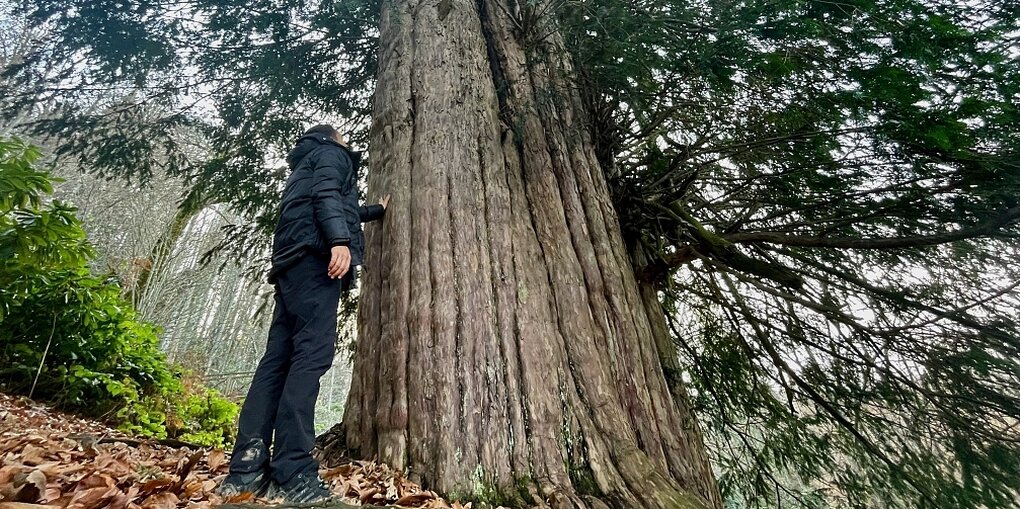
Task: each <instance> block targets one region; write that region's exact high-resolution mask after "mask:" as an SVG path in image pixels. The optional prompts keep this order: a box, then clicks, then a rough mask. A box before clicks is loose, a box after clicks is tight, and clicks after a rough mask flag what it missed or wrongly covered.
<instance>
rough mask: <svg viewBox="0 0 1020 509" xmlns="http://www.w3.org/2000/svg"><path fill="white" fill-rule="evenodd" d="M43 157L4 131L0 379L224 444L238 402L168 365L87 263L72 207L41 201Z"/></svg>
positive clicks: (108, 415)
mask: <svg viewBox="0 0 1020 509" xmlns="http://www.w3.org/2000/svg"><path fill="white" fill-rule="evenodd" d="M38 157H39V153H38V151H36V150H34V149H32V148H30V147H27V146H26V145H24V144H23V143H21V142H19V141H17V140H3V139H0V383H3V385H4V387H5V388H6V389H7V390H10V391H12V392H18V393H23V394H29V393H30V394H31V395H32V396H33V397H35V398H37V399H42V400H46V401H50V402H52V403H53V404H55V405H56V406H58V407H60V408H63V409H67V410H71V411H76V412H78V413H81V414H84V415H88V416H93V417H98V418H102V419H104V420H107V421H108V422H111V423H113V424H116V425H118V426H120V427H121V428H122V429H124V430H127V431H131V432H134V433H136V434H139V435H143V436H151V437H160V438H178V439H181V440H185V441H191V442H195V443H200V444H203V445H225V443H226V442H228V441H229V440H230V437H231V434H232V432H233V427H234V418H235V417H236V415H237V406H236V405H234V404H233V403H231V402H229V401H226V400H225V399H223V398H222V397H221V396H219V395H218V394H217V393H216V392H215V391H213V390H211V389H208V388H206V387H204V386H202V385H201V384H200V383H198V382H197V381H195V380H193V379H189V378H188V377H185V376H184V374H183V373H181V372H180V371H178V370H176V369H175V368H173V367H171V366H170V365H169V364H168V362H167V360H166V357H165V356H164V355H163V353H162V352H161V351H160V349H159V338H158V336H157V334H158V331H157V329H156V327H154V326H153V325H151V324H149V323H146V322H144V321H142V320H140V319H139V318H138V316H137V314H136V312H135V310H134V309H133V308H132V306H131V304H130V303H129V302H128V301H126V300H125V299H124V298H123V297H122V296H121V291H120V287H119V286H118V285H117V284H116V282H114V281H113V280H106V279H104V278H102V277H99V276H97V275H94V274H92V273H91V272H90V271H89V269H88V265H87V263H88V260H89V258H90V257H91V256H92V254H93V253H92V249H91V247H90V246H89V245H88V243H87V241H86V236H85V232H84V231H83V230H82V228H81V224H80V223H79V222H78V219H77V218H76V217H75V215H74V209H73V208H72V207H69V206H67V205H65V204H62V203H59V202H53V203H50V204H44V203H43V197H44V196H45V195H46V194H48V193H50V192H52V183H51V182H52V180H51V179H50V178H49V176H48V175H47V174H46V173H44V172H41V171H38V170H36V169H35V168H34V167H33V163H34V162H35V161H36V160H37V159H38ZM40 366H41V370H40Z"/></svg>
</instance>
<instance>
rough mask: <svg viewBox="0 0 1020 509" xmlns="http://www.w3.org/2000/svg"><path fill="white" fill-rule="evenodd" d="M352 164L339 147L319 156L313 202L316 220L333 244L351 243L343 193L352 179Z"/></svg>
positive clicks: (313, 185) (315, 169)
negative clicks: (345, 185)
mask: <svg viewBox="0 0 1020 509" xmlns="http://www.w3.org/2000/svg"><path fill="white" fill-rule="evenodd" d="M350 176H351V163H350V161H348V160H347V158H346V157H344V156H343V155H342V154H341V153H340V151H339V150H325V151H323V153H322V154H320V155H319V160H318V161H316V164H315V168H314V170H313V175H312V205H313V207H314V210H315V222H316V223H317V224H318V225H319V231H321V232H322V235H323V236H324V237H325V239H326V243H327V244H328V245H329V246H330V247H334V246H346V245H348V244H350V243H351V233H350V231H349V230H348V229H347V218H346V217H345V216H344V207H343V201H342V199H341V198H340V193H341V190H342V188H343V185H344V183H346V182H347V181H349V180H350Z"/></svg>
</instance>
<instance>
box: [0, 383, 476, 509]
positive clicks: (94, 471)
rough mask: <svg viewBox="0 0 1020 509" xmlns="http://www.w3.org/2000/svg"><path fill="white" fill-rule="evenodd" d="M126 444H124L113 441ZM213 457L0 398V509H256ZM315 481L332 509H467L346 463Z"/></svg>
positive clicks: (220, 457) (375, 468) (396, 477)
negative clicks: (329, 494)
mask: <svg viewBox="0 0 1020 509" xmlns="http://www.w3.org/2000/svg"><path fill="white" fill-rule="evenodd" d="M117 439H126V440H128V441H129V442H131V443H132V444H133V445H129V443H124V442H117V441H116V440H117ZM229 462H230V460H229V456H228V455H227V453H225V452H224V451H223V450H222V449H205V448H188V447H183V448H175V447H169V446H165V445H160V444H158V443H154V442H146V441H144V440H143V441H142V442H141V443H139V442H138V440H137V439H133V438H132V437H129V436H127V435H125V434H123V433H122V432H119V431H116V430H114V429H112V428H109V427H107V426H104V425H102V424H100V423H98V422H95V421H90V420H86V419H81V418H78V417H75V416H71V415H67V414H63V413H60V412H57V411H55V410H52V409H50V408H48V407H46V406H43V405H40V404H38V403H35V402H33V401H31V400H28V399H27V398H18V397H13V396H9V395H6V394H3V393H0V509H99V508H110V509H176V508H190V509H201V508H206V507H215V506H218V505H221V504H224V503H250V502H254V503H265V504H271V503H273V501H271V500H265V499H255V497H253V496H252V495H251V494H250V493H244V494H241V495H238V496H236V497H230V498H229V499H224V498H223V497H220V496H219V495H217V494H215V493H213V490H214V489H215V488H216V486H218V485H219V483H220V482H221V481H222V480H223V478H225V477H226V475H227V469H228V465H229ZM320 474H321V476H322V478H323V479H324V480H326V481H327V483H328V484H329V485H330V488H331V489H332V491H333V493H334V494H336V495H337V496H338V497H340V498H339V500H340V501H341V502H344V503H347V504H350V505H355V506H365V507H371V506H380V505H387V506H397V507H409V508H420V509H471V503H467V504H463V505H462V504H460V503H459V502H447V501H446V500H444V499H443V498H442V497H440V496H439V495H437V494H436V493H435V492H432V491H428V490H425V489H422V488H421V487H420V486H418V485H417V484H415V483H414V482H412V481H410V480H408V479H406V478H405V477H404V476H403V473H402V472H400V471H397V470H393V469H391V468H389V467H387V466H386V465H383V464H380V463H376V462H372V461H353V462H349V463H346V464H343V465H340V466H337V467H334V468H329V469H326V468H324V469H322V470H320Z"/></svg>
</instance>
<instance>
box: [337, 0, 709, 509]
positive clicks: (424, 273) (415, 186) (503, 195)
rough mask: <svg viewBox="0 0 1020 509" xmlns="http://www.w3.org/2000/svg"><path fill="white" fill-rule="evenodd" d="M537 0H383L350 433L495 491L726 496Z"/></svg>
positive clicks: (395, 456)
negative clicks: (383, 208) (668, 375)
mask: <svg viewBox="0 0 1020 509" xmlns="http://www.w3.org/2000/svg"><path fill="white" fill-rule="evenodd" d="M535 8H536V7H535V6H530V7H529V6H525V5H523V4H522V5H521V6H517V5H515V4H513V3H508V2H506V0H477V1H473V0H439V1H433V0H389V1H386V2H384V5H383V12H382V16H381V27H380V28H381V33H380V40H381V48H380V58H379V62H380V68H379V79H378V88H377V90H376V95H375V101H374V104H375V111H374V121H373V128H372V145H371V146H372V153H373V170H372V173H371V175H370V176H369V191H370V195H376V194H380V193H392V195H393V199H392V202H391V205H390V209H389V210H388V212H387V218H386V220H385V222H384V223H383V225H382V227H381V228H376V227H372V228H369V230H368V232H367V234H368V235H367V249H366V251H367V252H366V254H367V258H366V261H365V267H364V272H365V273H364V278H363V288H362V295H361V309H360V316H359V322H360V330H359V340H358V345H357V347H356V351H355V359H354V361H355V368H354V376H353V379H352V385H351V392H350V396H349V399H348V404H347V407H346V413H345V417H344V423H343V425H344V432H345V436H346V447H347V449H348V450H349V451H351V452H352V453H353V454H354V455H356V456H360V457H366V458H367V457H377V458H379V459H380V460H382V461H385V462H387V463H389V464H391V465H392V466H394V467H396V468H402V469H407V470H408V471H409V474H410V475H411V477H412V478H414V479H416V480H418V481H420V482H422V483H423V484H424V485H425V486H427V487H429V488H431V489H435V490H437V491H440V492H443V493H446V494H449V495H452V496H463V497H467V498H473V499H478V500H484V501H488V502H491V503H494V504H503V505H508V506H515V507H552V508H592V509H595V508H607V507H611V508H628V509H630V508H679V507H690V508H718V507H721V501H720V496H719V493H718V489H717V487H716V484H715V480H714V478H713V475H712V472H711V469H710V466H709V463H708V459H707V455H706V453H705V451H704V444H703V442H702V440H701V435H700V433H699V432H698V430H697V426H696V424H695V423H694V418H693V415H692V414H691V411H690V408H689V405H688V403H687V400H686V397H685V396H684V395H682V394H680V395H679V396H678V395H677V394H673V393H671V392H670V388H669V387H668V385H667V383H666V379H665V376H664V373H663V369H662V364H661V363H660V357H661V356H662V355H663V353H662V352H660V348H659V345H660V344H661V343H662V341H663V340H665V341H667V342H668V338H667V337H665V336H664V334H665V327H664V325H663V324H662V323H661V321H662V316H661V310H659V309H658V308H657V307H656V308H654V309H651V308H650V307H649V306H646V302H645V300H646V297H644V296H643V295H642V293H641V292H640V291H639V288H638V285H637V281H636V279H635V276H634V269H633V266H632V263H631V261H630V258H629V256H628V255H627V252H626V247H625V246H624V243H623V240H622V237H621V234H620V228H619V224H618V220H617V217H616V213H615V210H614V209H613V206H612V204H611V202H610V198H609V192H608V189H607V188H606V182H605V179H604V176H603V173H602V170H601V168H600V167H599V164H598V161H597V158H596V155H595V150H594V148H593V146H592V143H591V140H590V138H589V136H588V134H587V132H586V130H585V129H584V122H583V115H584V111H583V107H582V105H581V104H582V103H581V101H580V97H579V95H578V93H577V91H576V90H575V89H574V87H573V85H572V82H571V77H570V76H571V67H570V63H569V61H568V59H567V57H566V52H565V51H564V48H563V45H562V43H561V42H560V39H559V37H558V35H557V34H556V32H555V30H554V27H553V25H552V24H551V22H549V21H546V20H540V19H536V17H535V16H530V15H527V14H516V15H514V17H511V13H514V12H517V13H521V12H522V11H526V10H528V9H535ZM537 8H538V9H541V6H538V7H537ZM518 16H519V17H518ZM529 19H530V21H528V20H529ZM528 25H530V26H528ZM537 34H541V36H538V35H537ZM680 390H682V387H681V388H680ZM327 456H329V451H327Z"/></svg>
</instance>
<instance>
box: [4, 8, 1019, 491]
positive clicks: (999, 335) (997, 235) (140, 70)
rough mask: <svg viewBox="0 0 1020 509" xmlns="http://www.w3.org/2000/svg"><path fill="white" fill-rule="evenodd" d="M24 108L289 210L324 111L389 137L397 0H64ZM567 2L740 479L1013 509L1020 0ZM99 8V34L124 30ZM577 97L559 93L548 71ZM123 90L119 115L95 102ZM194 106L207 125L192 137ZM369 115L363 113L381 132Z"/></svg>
mask: <svg viewBox="0 0 1020 509" xmlns="http://www.w3.org/2000/svg"><path fill="white" fill-rule="evenodd" d="M35 6H36V7H35V9H34V10H33V11H32V12H29V13H26V12H22V13H12V15H11V17H12V19H14V18H16V17H17V15H18V14H21V15H24V16H27V17H28V19H29V20H30V25H31V26H33V27H34V29H35V30H38V31H40V32H39V35H38V36H37V37H36V38H35V39H34V41H35V42H34V45H33V50H32V51H30V52H28V54H26V55H25V56H24V57H23V58H21V59H19V60H17V61H14V62H12V63H10V64H9V65H7V67H6V69H5V71H4V72H3V74H2V77H0V113H2V114H3V115H4V116H5V117H6V118H8V119H11V120H12V121H14V120H15V119H18V118H23V117H24V116H25V115H26V114H27V113H26V112H29V111H31V110H32V109H33V108H37V107H38V105H40V104H47V105H52V106H51V108H50V109H49V110H47V112H46V114H45V115H41V116H33V117H31V120H29V121H23V122H22V123H21V124H20V126H19V129H23V130H25V131H30V132H32V133H35V134H37V135H53V136H56V137H58V139H59V140H61V149H60V150H61V154H63V155H65V156H69V157H76V158H78V160H80V161H81V162H82V163H83V165H84V166H86V167H89V168H91V169H92V170H93V171H95V172H97V173H101V174H105V175H110V176H116V177H121V178H141V179H143V180H144V178H145V176H146V171H147V168H150V166H147V165H153V164H162V165H165V166H166V168H167V169H168V171H169V172H170V173H171V174H173V175H180V176H184V177H186V178H187V179H188V181H189V183H190V184H191V185H192V195H193V198H194V199H196V200H197V199H201V200H207V201H206V202H225V203H230V204H232V205H233V206H234V208H235V209H236V210H237V211H238V212H239V213H241V214H244V215H247V216H248V217H251V218H252V219H253V221H254V225H255V226H256V228H254V229H251V228H249V226H248V225H238V227H237V228H236V229H235V230H234V231H232V232H231V233H232V234H233V235H232V236H231V238H232V239H233V242H232V243H231V246H229V247H231V248H234V249H238V250H239V251H240V252H254V251H253V250H254V249H256V247H261V246H263V245H264V242H265V238H266V237H265V233H266V231H267V230H268V228H270V227H271V225H272V220H273V218H272V210H273V207H274V205H275V201H276V199H277V196H276V190H277V188H278V186H279V184H280V182H281V180H282V178H281V173H280V172H279V171H278V170H276V169H274V168H278V167H279V166H280V163H279V157H280V155H281V154H283V153H284V151H285V150H286V149H287V148H288V147H289V145H290V143H291V142H292V136H293V133H295V132H298V131H299V130H300V127H301V126H303V125H307V124H309V123H310V122H312V121H318V120H320V119H325V120H331V121H339V120H341V119H343V120H345V121H346V122H347V124H346V128H345V129H346V130H349V131H352V132H353V133H354V136H353V138H354V139H355V141H358V140H363V139H364V134H365V133H364V129H363V128H364V126H365V125H366V124H365V122H364V120H365V118H366V116H367V114H368V112H369V111H370V104H369V93H370V90H371V86H372V79H373V75H374V70H375V44H376V40H375V35H374V34H375V28H374V27H375V25H376V21H377V20H376V17H377V12H378V5H377V4H376V3H375V2H370V1H363V0H322V1H320V2H315V3H312V4H305V3H303V2H294V1H290V0H263V1H259V2H246V3H243V4H241V3H236V2H229V1H225V0H190V1H186V2H173V3H169V4H154V3H148V2H114V1H106V0H103V1H85V0H71V1H64V2H55V1H52V0H41V1H39V2H36V3H35ZM518 15H519V18H520V19H519V20H518V21H519V23H520V28H521V30H522V37H525V36H527V37H542V36H543V35H544V34H541V33H533V32H534V31H535V27H537V26H543V25H541V24H539V23H536V22H535V20H536V19H538V18H540V17H544V16H556V17H557V20H558V23H559V29H560V33H561V35H562V36H563V37H564V38H565V40H566V41H567V44H568V47H569V49H570V51H571V53H572V56H573V59H574V62H575V67H576V71H577V74H578V76H577V80H576V83H578V86H580V87H581V88H582V91H583V95H584V96H585V98H586V100H587V101H588V109H589V121H590V125H591V135H592V137H593V140H594V141H595V142H596V149H597V150H598V155H599V158H600V161H601V162H602V164H603V167H604V169H605V171H606V173H607V176H608V177H609V179H610V185H611V189H612V191H613V194H614V197H615V201H616V205H617V210H618V212H619V215H620V220H621V225H622V226H623V228H624V230H625V233H626V236H627V239H628V242H629V243H630V245H631V246H632V248H633V252H634V259H635V260H636V262H637V267H636V269H637V271H638V275H639V276H640V277H641V278H642V280H643V281H644V282H646V283H647V284H650V285H653V286H655V287H656V288H657V289H658V290H659V291H660V296H661V301H662V304H663V308H664V310H665V311H666V313H667V316H669V317H670V318H671V319H672V322H673V323H672V324H671V325H672V326H673V336H674V340H675V342H676V344H677V347H678V349H679V351H680V354H681V357H682V358H683V359H684V361H685V362H684V363H683V365H684V366H687V367H688V369H689V371H688V372H686V373H684V374H677V373H673V374H671V376H673V378H674V379H680V378H681V377H687V378H689V380H690V383H691V385H693V387H694V388H695V389H696V402H697V404H698V410H699V417H700V419H701V420H702V422H703V423H704V424H705V426H706V427H707V428H708V437H709V440H710V447H711V449H712V453H713V456H714V459H715V461H716V462H717V465H718V466H719V468H720V470H721V472H722V476H721V482H722V484H723V488H724V491H725V492H726V494H727V497H728V499H729V500H730V501H731V502H733V503H740V504H742V505H749V506H772V505H782V506H802V507H821V506H837V507H961V508H964V507H975V508H976V507H1006V506H1009V505H1011V504H1013V503H1014V501H1015V500H1016V499H1017V497H1018V492H1020V475H1017V473H1018V472H1020V465H1018V464H1017V462H1018V460H1017V458H1020V446H1018V444H1020V435H1018V432H1017V429H1018V428H1017V425H1018V423H1020V399H1018V398H1020V364H1018V359H1020V325H1018V323H1017V311H1016V310H1017V309H1020V297H1018V296H1020V292H1018V291H1017V287H1018V285H1020V273H1018V270H1020V269H1018V268H1017V264H1016V263H1015V260H1016V259H1017V255H1018V243H1017V236H1018V234H1020V228H1018V221H1020V202H1018V196H1020V129H1018V127H1017V126H1020V122H1018V120H1020V118H1018V111H1017V108H1016V104H1020V40H1018V33H1020V24H1018V21H1017V20H1018V19H1020V2H1018V1H1016V0H998V1H990V0H976V1H971V2H957V1H952V0H923V1H922V0H843V1H839V2H829V1H824V0H775V1H770V2H746V1H732V0H587V1H583V2H580V1H565V0H556V1H550V2H541V1H540V2H523V3H521V4H520V9H519V11H518ZM96 27H102V30H97V28H96ZM548 92H549V97H550V99H552V100H554V99H555V91H548ZM97 95H103V96H104V97H110V98H111V99H110V100H108V101H106V102H105V103H104V107H102V108H99V109H95V108H93V109H88V110H85V109H81V108H78V107H77V105H78V104H80V103H81V102H82V101H83V100H84V99H85V98H94V97H95V96H97ZM181 128H187V129H188V130H189V132H197V133H200V137H201V138H202V140H203V143H204V144H205V145H206V146H207V147H209V150H208V153H207V154H205V155H204V156H203V157H197V158H196V157H194V156H188V155H186V151H185V150H184V149H183V147H184V144H185V143H188V141H186V140H183V139H181V138H180V137H179V136H177V135H176V134H175V133H178V132H180V129H181ZM359 128H360V129H359Z"/></svg>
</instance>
